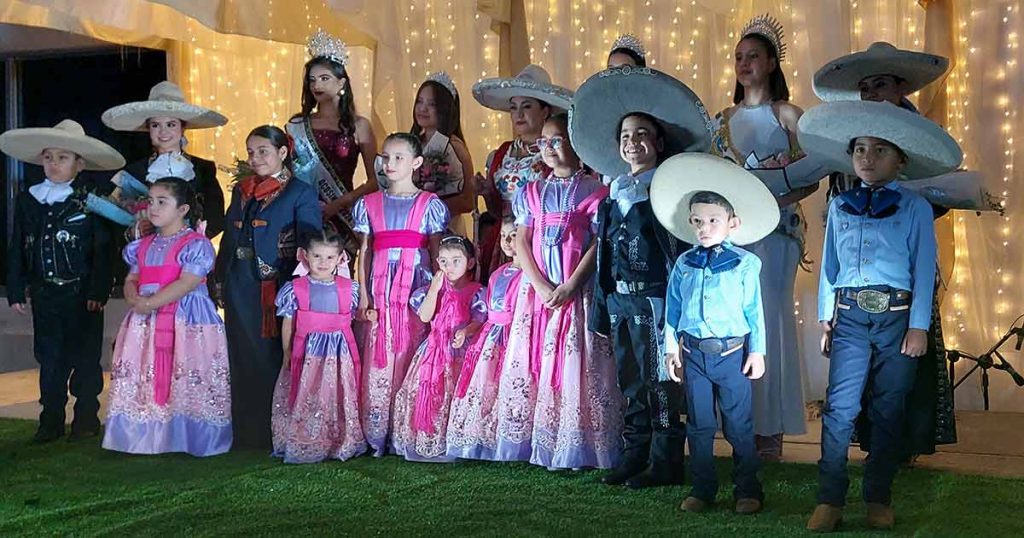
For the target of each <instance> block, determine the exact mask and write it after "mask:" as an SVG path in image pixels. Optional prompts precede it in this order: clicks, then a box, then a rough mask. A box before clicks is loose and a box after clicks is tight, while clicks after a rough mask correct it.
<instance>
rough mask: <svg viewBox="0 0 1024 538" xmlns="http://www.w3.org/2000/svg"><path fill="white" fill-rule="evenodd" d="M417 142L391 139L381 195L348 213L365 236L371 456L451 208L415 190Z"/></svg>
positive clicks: (365, 383) (384, 439) (383, 445)
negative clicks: (416, 300)
mask: <svg viewBox="0 0 1024 538" xmlns="http://www.w3.org/2000/svg"><path fill="white" fill-rule="evenodd" d="M422 154H423V148H422V146H421V145H420V141H419V138H417V137H416V136H414V135H411V134H408V133H394V134H391V135H390V136H388V137H387V138H386V139H384V147H383V150H382V152H381V159H382V160H383V166H384V173H385V174H387V176H388V187H387V190H385V191H377V192H374V193H371V194H369V195H367V196H365V197H364V198H361V199H360V200H359V201H358V202H356V205H355V207H354V208H353V212H352V214H353V218H354V219H355V230H356V232H358V233H360V234H362V237H361V240H362V245H361V247H360V250H359V258H358V262H359V267H358V268H357V274H358V275H359V278H360V284H361V285H360V287H359V310H360V311H361V312H363V313H364V314H363V316H361V317H363V318H365V319H366V320H367V321H369V322H370V328H369V331H367V337H366V338H365V341H364V342H362V344H363V351H362V356H363V357H364V358H365V359H366V363H365V367H364V368H363V372H362V386H361V388H360V390H361V397H360V413H361V416H362V423H363V433H364V434H365V435H366V441H367V443H369V444H370V448H372V449H373V454H374V455H375V456H383V455H384V453H385V452H386V451H387V448H388V446H389V442H388V436H389V435H390V433H391V432H390V426H391V409H392V406H393V403H394V395H395V391H397V390H398V387H399V385H400V384H401V383H402V380H403V379H405V373H406V370H407V369H408V367H409V361H410V360H411V359H412V355H413V352H415V350H416V346H418V345H419V344H420V342H422V341H423V334H424V331H425V329H426V326H425V325H424V323H423V322H422V321H420V320H419V318H418V317H416V315H415V313H413V312H410V311H409V297H410V295H411V294H412V291H413V290H416V289H418V288H421V287H423V286H426V285H427V284H429V283H430V278H431V266H430V263H431V260H432V259H434V257H435V256H432V255H431V254H432V253H436V252H437V247H438V244H439V243H440V241H441V232H443V231H444V230H445V229H446V228H447V227H448V208H447V207H446V206H445V205H444V202H442V201H441V199H440V198H438V197H437V195H435V194H433V193H429V192H425V191H422V190H420V189H419V188H417V187H416V185H415V184H414V183H413V179H412V178H413V172H415V170H416V169H417V168H419V167H420V165H421V164H423V157H422Z"/></svg>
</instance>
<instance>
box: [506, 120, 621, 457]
mask: <svg viewBox="0 0 1024 538" xmlns="http://www.w3.org/2000/svg"><path fill="white" fill-rule="evenodd" d="M566 121H567V120H566V119H565V117H564V116H556V117H554V118H552V119H549V120H548V121H547V123H545V124H544V130H543V132H542V136H541V138H539V139H538V140H537V145H538V147H540V148H541V154H542V155H543V157H544V162H545V163H547V165H548V166H550V167H551V169H552V172H551V174H550V175H549V176H548V177H547V178H545V179H543V180H541V181H537V182H534V183H530V184H528V185H526V186H525V187H523V188H522V189H520V191H519V193H518V194H517V195H516V199H515V202H514V203H513V205H512V210H513V211H514V212H515V215H516V224H518V225H519V226H520V233H519V234H518V236H517V238H516V243H517V250H518V254H519V256H518V257H519V260H520V263H522V266H523V273H524V274H525V275H526V277H527V278H529V279H530V283H531V284H532V285H533V289H534V299H533V305H532V306H533V327H532V329H531V330H532V338H531V341H532V342H531V344H532V346H530V347H522V348H521V347H520V346H521V345H522V343H520V342H518V341H517V339H516V338H515V337H513V339H512V341H510V342H509V348H510V349H517V350H518V349H529V355H530V363H531V367H530V372H531V374H532V376H533V379H534V382H535V383H536V387H537V404H536V410H535V412H534V416H533V436H532V446H531V449H532V453H531V455H530V462H531V463H535V464H537V465H542V466H544V467H547V468H548V469H564V468H581V467H597V468H602V469H604V468H610V467H614V466H615V465H616V464H617V463H618V460H619V457H620V455H621V451H622V412H623V407H624V401H623V398H622V393H621V391H620V390H619V387H618V380H617V377H616V375H617V374H616V366H615V359H614V358H613V356H612V350H611V345H610V344H609V342H608V341H607V339H605V338H602V337H599V336H597V335H595V334H594V333H591V332H589V331H587V314H588V312H589V310H590V297H591V287H592V280H593V279H592V277H593V274H594V267H595V258H596V249H595V241H594V233H595V228H596V224H595V216H596V213H597V208H598V205H599V204H600V202H601V200H602V199H603V198H604V197H605V196H607V195H608V188H607V187H605V186H604V185H602V184H601V181H600V180H599V179H598V178H597V177H594V176H593V175H591V174H589V173H588V172H587V170H586V169H585V168H583V167H582V165H581V163H580V160H579V157H577V156H576V152H575V151H573V149H572V147H571V146H570V145H569V132H568V131H569V129H568V127H567V125H566Z"/></svg>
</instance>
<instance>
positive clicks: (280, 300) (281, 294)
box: [274, 282, 299, 318]
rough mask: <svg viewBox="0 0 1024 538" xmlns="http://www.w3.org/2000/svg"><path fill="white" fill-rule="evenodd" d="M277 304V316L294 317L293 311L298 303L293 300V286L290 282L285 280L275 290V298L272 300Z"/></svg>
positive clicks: (297, 306) (296, 308)
mask: <svg viewBox="0 0 1024 538" xmlns="http://www.w3.org/2000/svg"><path fill="white" fill-rule="evenodd" d="M274 304H275V305H276V306H277V316H278V317H281V318H292V317H295V311H296V310H298V309H299V303H298V301H296V300H295V288H294V287H293V286H292V283H291V282H285V283H284V285H283V286H281V290H280V291H278V292H277V299H275V300H274Z"/></svg>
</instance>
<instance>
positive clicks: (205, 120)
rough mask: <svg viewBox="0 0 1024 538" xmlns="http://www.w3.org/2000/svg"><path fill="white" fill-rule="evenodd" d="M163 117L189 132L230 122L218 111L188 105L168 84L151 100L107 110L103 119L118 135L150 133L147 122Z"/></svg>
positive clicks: (158, 88)
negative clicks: (180, 124) (183, 125)
mask: <svg viewBox="0 0 1024 538" xmlns="http://www.w3.org/2000/svg"><path fill="white" fill-rule="evenodd" d="M160 117H167V118H177V119H179V120H181V121H183V122H185V128H186V129H209V128H211V127H220V126H221V125H224V124H226V123H227V122H228V119H227V118H226V117H224V116H223V115H221V114H220V113H219V112H217V111H215V110H211V109H209V108H205V107H201V106H198V105H193V104H191V103H186V102H185V94H184V93H182V91H181V88H179V87H178V85H177V84H175V83H173V82H170V81H167V80H165V81H163V82H161V83H159V84H157V85H156V86H153V88H152V89H151V90H149V99H148V100H146V101H136V102H133V103H125V104H123V105H117V106H115V107H113V108H110V109H107V111H106V112H104V113H103V116H102V117H101V119H102V120H103V124H104V125H106V126H107V127H110V128H111V129H114V130H115V131H146V130H147V128H146V120H148V119H149V118H160Z"/></svg>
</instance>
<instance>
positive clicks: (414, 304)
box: [409, 277, 440, 312]
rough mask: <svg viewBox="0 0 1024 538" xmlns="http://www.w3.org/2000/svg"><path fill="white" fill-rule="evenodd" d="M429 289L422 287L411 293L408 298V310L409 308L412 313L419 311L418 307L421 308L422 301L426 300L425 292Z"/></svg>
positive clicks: (428, 287)
mask: <svg viewBox="0 0 1024 538" xmlns="http://www.w3.org/2000/svg"><path fill="white" fill-rule="evenodd" d="M438 278H440V277H438ZM429 289H430V286H423V287H422V288H417V289H416V290H415V291H413V292H412V295H410V296H409V308H411V309H412V311H413V312H419V311H420V307H421V306H423V301H424V300H426V298H427V290H429Z"/></svg>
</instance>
